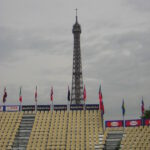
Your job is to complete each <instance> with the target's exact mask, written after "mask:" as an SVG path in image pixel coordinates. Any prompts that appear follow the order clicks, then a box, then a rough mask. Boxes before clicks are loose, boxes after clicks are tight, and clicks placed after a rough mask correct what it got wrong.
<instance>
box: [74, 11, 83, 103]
mask: <svg viewBox="0 0 150 150" xmlns="http://www.w3.org/2000/svg"><path fill="white" fill-rule="evenodd" d="M72 33H73V35H74V50H73V71H72V91H71V103H72V104H82V103H83V77H82V62H81V49H80V34H81V26H80V24H79V23H78V16H77V9H76V22H75V24H74V25H73V29H72Z"/></svg>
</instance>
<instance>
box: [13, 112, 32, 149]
mask: <svg viewBox="0 0 150 150" xmlns="http://www.w3.org/2000/svg"><path fill="white" fill-rule="evenodd" d="M34 119H35V115H31V114H28V115H24V116H23V117H22V120H21V123H20V126H19V129H18V131H17V134H16V137H15V140H14V143H13V148H12V149H13V150H26V147H27V144H28V141H29V137H30V134H31V130H32V127H33V123H34Z"/></svg>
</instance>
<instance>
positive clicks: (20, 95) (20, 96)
mask: <svg viewBox="0 0 150 150" xmlns="http://www.w3.org/2000/svg"><path fill="white" fill-rule="evenodd" d="M19 101H20V103H22V94H21V87H20V92H19Z"/></svg>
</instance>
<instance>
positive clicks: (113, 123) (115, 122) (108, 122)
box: [105, 120, 123, 127]
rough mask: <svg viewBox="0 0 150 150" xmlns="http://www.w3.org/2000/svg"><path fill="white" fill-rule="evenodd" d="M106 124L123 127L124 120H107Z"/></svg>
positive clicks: (107, 125)
mask: <svg viewBox="0 0 150 150" xmlns="http://www.w3.org/2000/svg"><path fill="white" fill-rule="evenodd" d="M105 125H106V127H123V121H122V120H114V121H106V122H105Z"/></svg>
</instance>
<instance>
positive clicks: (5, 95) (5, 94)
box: [3, 88, 7, 103]
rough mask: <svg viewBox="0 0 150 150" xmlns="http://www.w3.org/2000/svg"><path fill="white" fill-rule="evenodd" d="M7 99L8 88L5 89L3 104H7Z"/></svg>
mask: <svg viewBox="0 0 150 150" xmlns="http://www.w3.org/2000/svg"><path fill="white" fill-rule="evenodd" d="M6 97H7V92H6V88H4V95H3V103H5V102H6Z"/></svg>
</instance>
